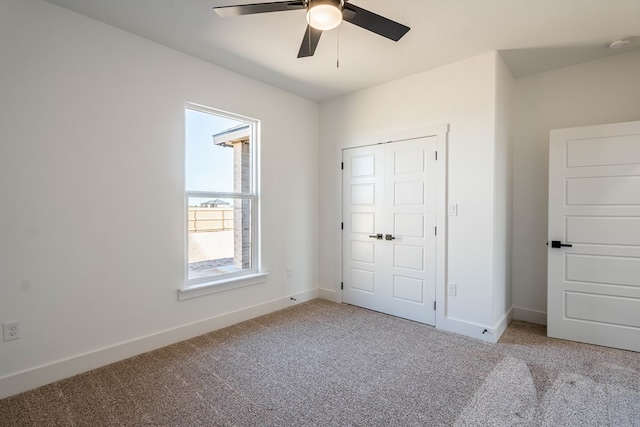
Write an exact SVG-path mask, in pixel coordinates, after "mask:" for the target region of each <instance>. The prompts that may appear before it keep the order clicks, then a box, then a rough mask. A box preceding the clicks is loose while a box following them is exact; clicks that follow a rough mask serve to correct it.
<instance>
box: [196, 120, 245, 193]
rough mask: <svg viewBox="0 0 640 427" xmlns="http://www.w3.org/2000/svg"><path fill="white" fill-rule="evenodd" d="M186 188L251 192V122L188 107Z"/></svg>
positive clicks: (208, 190)
mask: <svg viewBox="0 0 640 427" xmlns="http://www.w3.org/2000/svg"><path fill="white" fill-rule="evenodd" d="M186 115H187V117H186V139H187V144H186V145H187V147H186V171H187V174H186V190H187V191H206V192H226V193H248V192H250V191H251V151H250V136H251V125H250V124H248V123H245V122H241V121H237V120H232V119H228V118H225V117H220V116H216V115H214V114H208V113H203V112H201V111H196V110H191V109H187V110H186Z"/></svg>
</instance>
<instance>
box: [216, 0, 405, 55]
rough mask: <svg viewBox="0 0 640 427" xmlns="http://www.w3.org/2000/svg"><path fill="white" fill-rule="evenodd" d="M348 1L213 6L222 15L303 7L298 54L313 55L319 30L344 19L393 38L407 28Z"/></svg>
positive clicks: (398, 36) (399, 36)
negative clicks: (304, 22)
mask: <svg viewBox="0 0 640 427" xmlns="http://www.w3.org/2000/svg"><path fill="white" fill-rule="evenodd" d="M348 1H349V0H298V1H275V2H270V3H256V4H242V5H236V6H220V7H214V8H213V10H215V11H216V13H217V14H218V15H220V16H221V17H227V16H238V15H252V14H255V13H267V12H283V11H287V10H300V9H305V10H306V11H307V30H306V31H305V34H304V38H303V39H302V44H301V45H300V51H299V52H298V58H304V57H308V56H313V54H314V53H315V51H316V47H317V46H318V42H319V41H320V36H321V35H322V32H323V31H326V30H331V29H333V28H335V27H337V26H338V25H340V22H342V21H343V20H344V21H347V22H350V23H352V24H354V25H357V26H358V27H361V28H364V29H365V30H369V31H372V32H374V33H376V34H379V35H381V36H383V37H386V38H388V39H390V40H393V41H396V42H397V41H398V40H400V39H401V38H402V36H404V35H405V34H406V33H407V32H408V31H409V30H410V28H409V27H407V26H406V25H402V24H400V23H398V22H395V21H392V20H391V19H388V18H385V17H384V16H380V15H377V14H375V13H373V12H369V11H368V10H365V9H362V8H361V7H358V6H355V5H353V4H350V3H348Z"/></svg>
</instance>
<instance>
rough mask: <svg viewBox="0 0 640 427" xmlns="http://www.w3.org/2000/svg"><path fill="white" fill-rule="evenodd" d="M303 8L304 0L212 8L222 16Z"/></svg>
mask: <svg viewBox="0 0 640 427" xmlns="http://www.w3.org/2000/svg"><path fill="white" fill-rule="evenodd" d="M297 9H305V5H304V1H274V2H271V3H256V4H240V5H236V6H220V7H214V8H213V10H215V11H216V13H217V14H218V15H220V16H222V17H223V18H226V17H227V16H238V15H253V14H254V13H267V12H284V11H287V10H297Z"/></svg>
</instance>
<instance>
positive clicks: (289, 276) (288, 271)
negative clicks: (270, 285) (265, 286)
mask: <svg viewBox="0 0 640 427" xmlns="http://www.w3.org/2000/svg"><path fill="white" fill-rule="evenodd" d="M291 276H293V268H291V267H287V279H291Z"/></svg>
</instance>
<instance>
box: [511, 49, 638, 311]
mask: <svg viewBox="0 0 640 427" xmlns="http://www.w3.org/2000/svg"><path fill="white" fill-rule="evenodd" d="M514 99H515V104H514V107H515V108H514V111H515V114H514V192H513V194H514V196H513V217H514V227H513V305H514V308H515V313H514V317H515V318H519V319H523V320H529V321H532V322H537V323H546V307H547V247H546V245H545V243H546V241H547V208H548V201H547V199H548V175H549V168H548V158H549V153H548V151H549V131H550V130H551V129H559V128H566V127H575V126H587V125H596V124H603V123H616V122H625V121H632V120H640V51H635V52H630V53H626V54H621V55H616V56H612V57H609V58H606V59H602V60H599V61H594V62H589V63H585V64H580V65H576V66H572V67H567V68H563V69H559V70H555V71H550V72H547V73H541V74H536V75H533V76H529V77H524V78H521V79H518V80H516V85H515V98H514Z"/></svg>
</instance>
